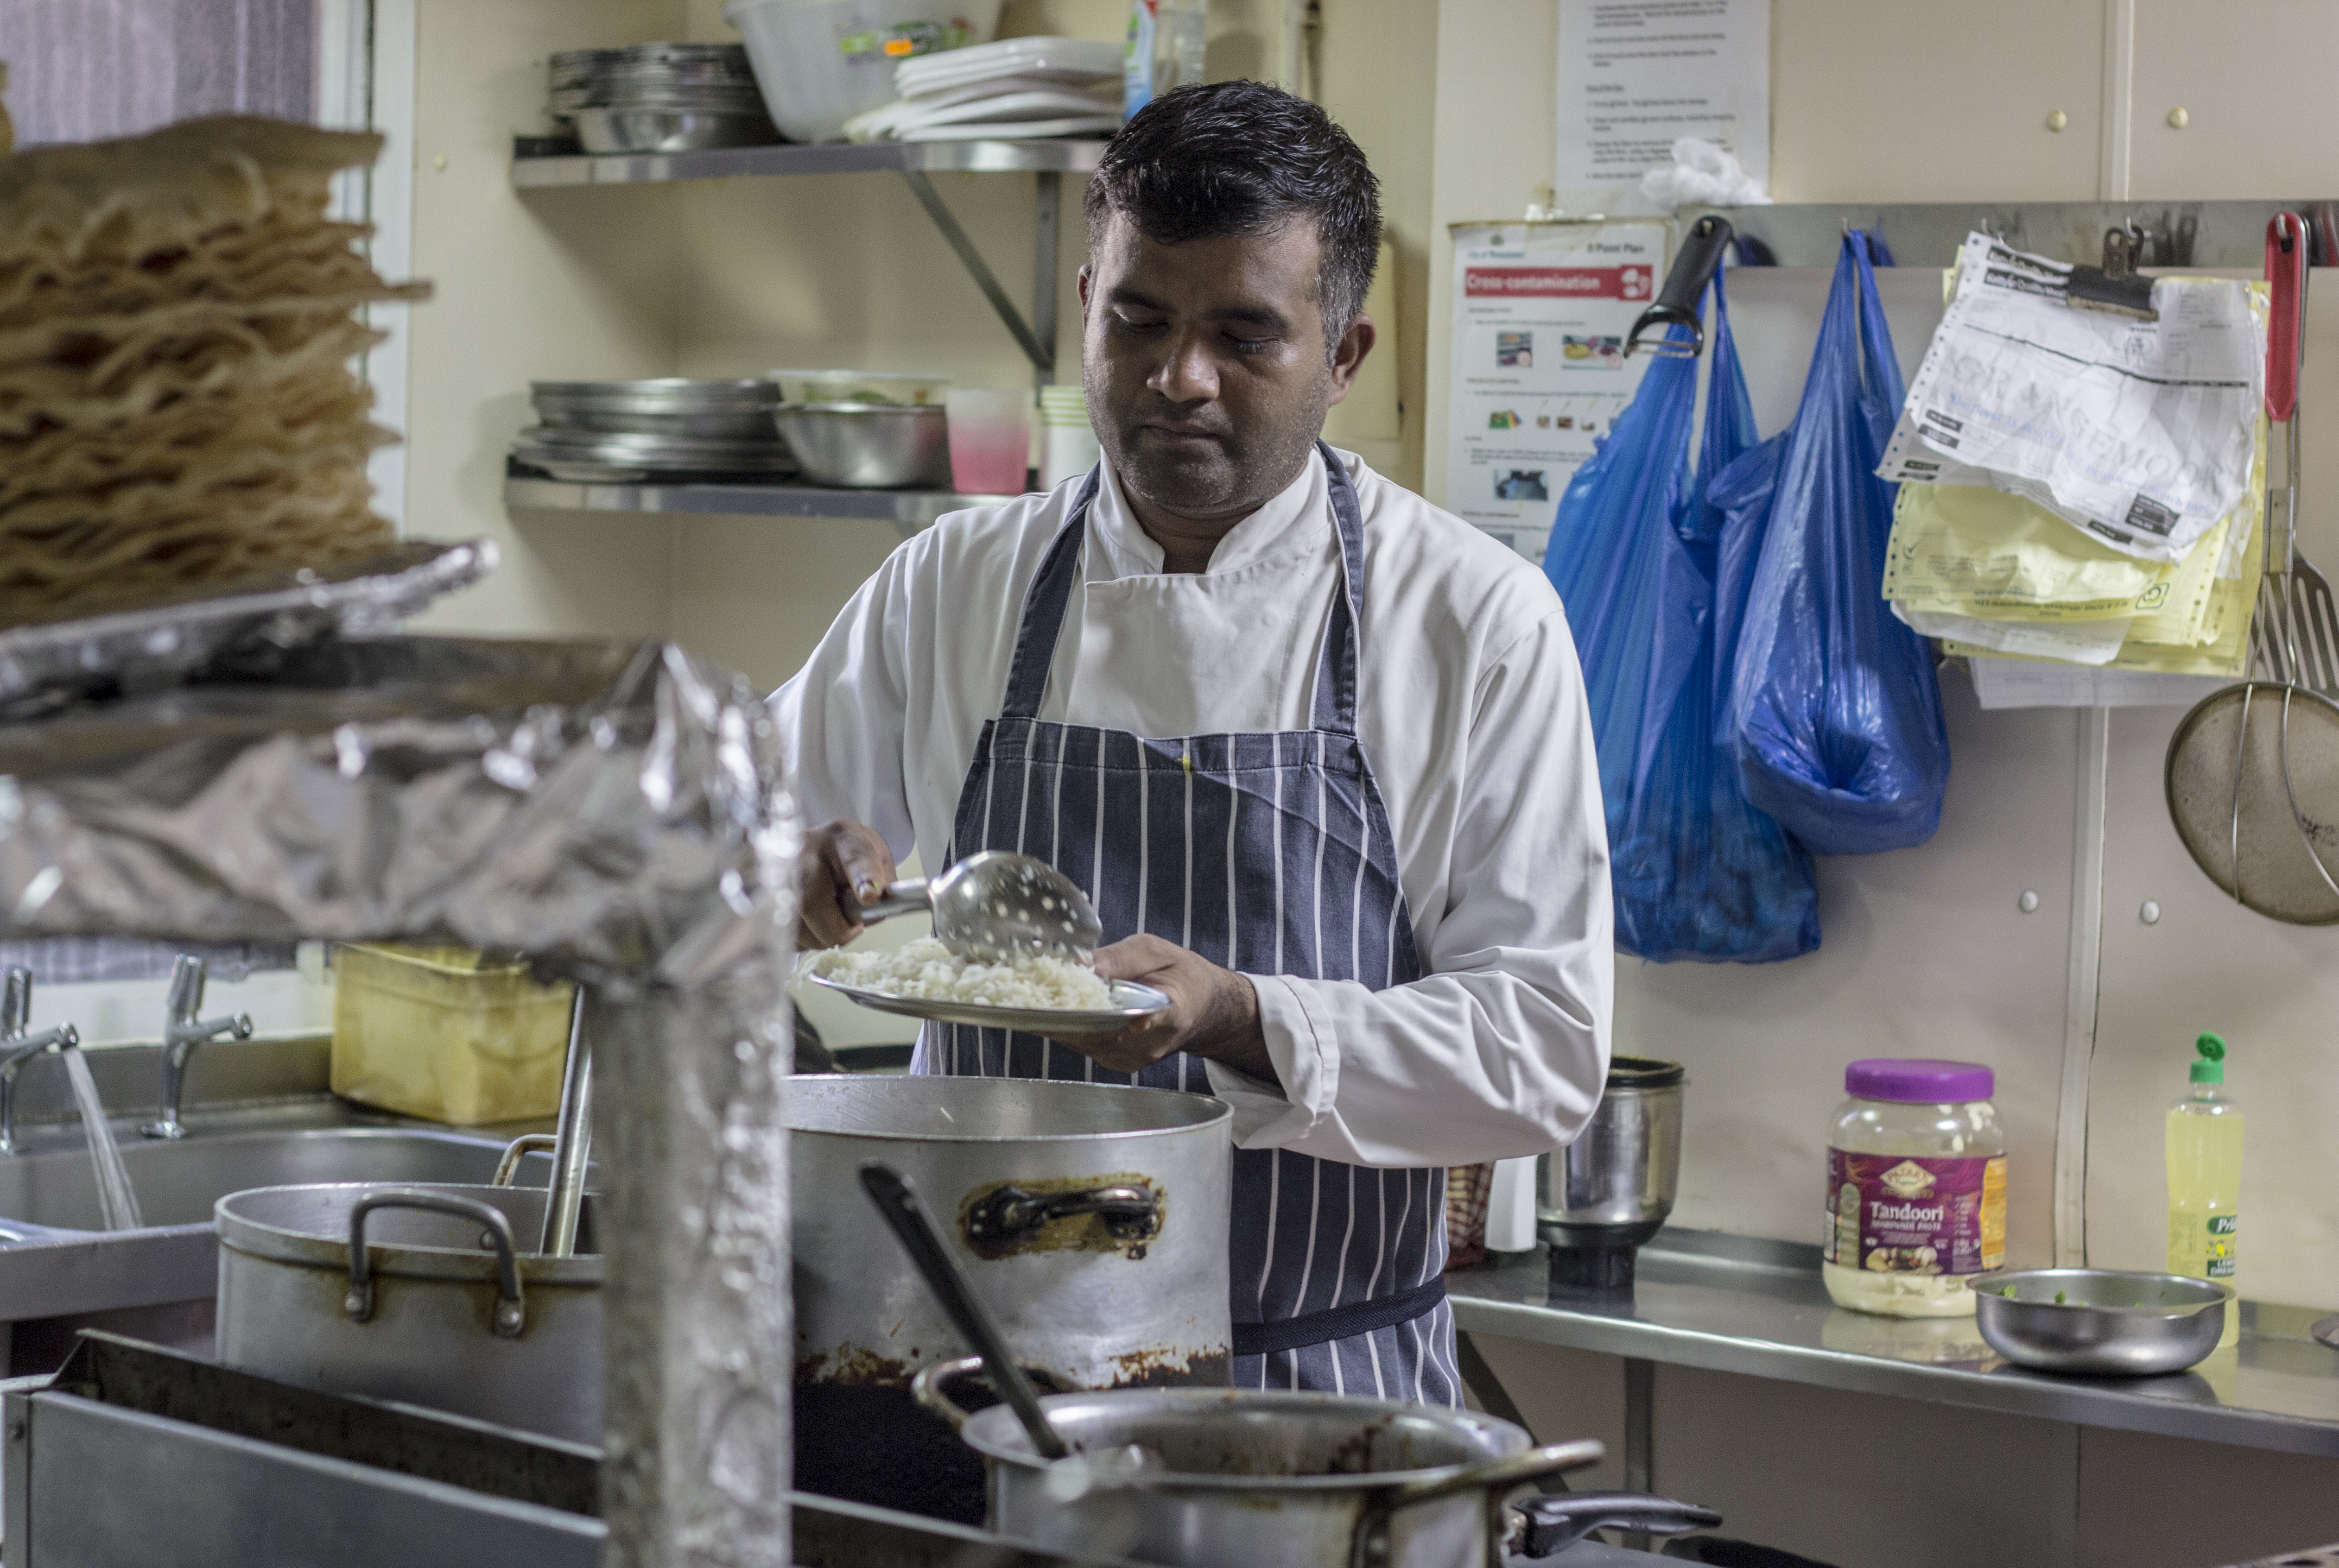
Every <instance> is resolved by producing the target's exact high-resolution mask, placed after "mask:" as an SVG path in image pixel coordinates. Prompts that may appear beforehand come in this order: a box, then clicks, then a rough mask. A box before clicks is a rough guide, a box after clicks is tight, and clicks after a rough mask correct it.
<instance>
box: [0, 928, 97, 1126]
mask: <svg viewBox="0 0 2339 1568" xmlns="http://www.w3.org/2000/svg"><path fill="white" fill-rule="evenodd" d="M32 1016H33V971H31V970H29V969H11V970H9V971H8V975H7V983H6V989H5V994H0V1154H14V1153H15V1152H16V1070H17V1069H18V1068H20V1067H22V1066H24V1065H25V1063H26V1062H28V1061H30V1060H33V1058H35V1057H36V1056H38V1055H40V1054H41V1052H43V1051H44V1050H72V1049H73V1048H74V1047H75V1046H77V1045H79V1044H80V1043H81V1031H78V1030H76V1029H74V1026H73V1025H72V1024H69V1023H61V1024H59V1025H58V1026H57V1027H56V1028H54V1029H44V1030H43V1031H41V1032H40V1033H38V1034H27V1033H25V1024H26V1023H28V1022H29V1021H31V1019H32Z"/></svg>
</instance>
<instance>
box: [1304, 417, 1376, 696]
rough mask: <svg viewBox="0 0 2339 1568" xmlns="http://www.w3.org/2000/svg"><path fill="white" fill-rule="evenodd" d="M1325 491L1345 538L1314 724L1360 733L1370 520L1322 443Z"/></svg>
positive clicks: (1336, 458) (1321, 658)
mask: <svg viewBox="0 0 2339 1568" xmlns="http://www.w3.org/2000/svg"><path fill="white" fill-rule="evenodd" d="M1316 450H1317V451H1318V453H1319V454H1321V455H1322V457H1323V459H1324V478H1325V481H1326V488H1327V489H1328V490H1329V492H1330V494H1331V498H1332V523H1333V529H1334V531H1335V532H1336V533H1337V534H1338V535H1339V536H1340V589H1341V591H1340V593H1339V595H1338V597H1336V598H1334V599H1333V601H1332V616H1331V619H1330V620H1328V621H1327V622H1326V623H1325V626H1324V650H1323V652H1322V653H1321V654H1320V655H1319V656H1318V657H1317V660H1316V702H1315V707H1314V715H1315V716H1314V719H1313V721H1312V724H1311V726H1310V727H1312V728H1315V729H1319V730H1327V731H1329V732H1330V733H1331V734H1333V735H1355V734H1356V733H1357V626H1360V625H1362V624H1363V621H1364V600H1363V597H1362V590H1361V589H1360V588H1359V587H1358V584H1359V583H1361V582H1362V581H1363V578H1364V575H1365V521H1364V514H1363V512H1362V511H1361V510H1360V509H1359V508H1358V507H1357V488H1356V486H1354V485H1352V484H1350V483H1349V482H1348V470H1347V468H1345V467H1343V466H1342V464H1341V462H1340V458H1339V454H1338V453H1337V452H1335V451H1333V450H1332V449H1331V448H1330V447H1329V446H1327V445H1326V444H1325V443H1324V442H1323V441H1321V440H1319V441H1318V442H1317V443H1316Z"/></svg>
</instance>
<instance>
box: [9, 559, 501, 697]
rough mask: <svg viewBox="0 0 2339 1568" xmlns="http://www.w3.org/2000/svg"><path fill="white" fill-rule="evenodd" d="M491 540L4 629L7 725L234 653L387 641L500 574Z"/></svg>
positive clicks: (153, 684)
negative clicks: (440, 601)
mask: <svg viewBox="0 0 2339 1568" xmlns="http://www.w3.org/2000/svg"><path fill="white" fill-rule="evenodd" d="M495 566H496V547H495V543H494V541H493V540H490V539H474V540H472V541H470V542H469V543H468V544H452V545H450V544H438V543H433V542H431V541H429V540H427V539H409V540H407V541H406V542H405V543H403V544H401V545H400V546H399V547H398V548H397V549H396V550H394V551H393V552H391V553H390V555H387V556H382V557H377V558H375V559H373V560H370V561H361V562H357V563H354V564H352V565H350V566H346V567H337V568H334V569H333V570H331V571H325V572H311V571H301V572H297V573H286V574H283V575H281V576H280V577H273V578H268V579H263V580H262V581H259V582H254V583H249V584H246V585H244V586H242V587H239V588H238V589H237V590H236V591H234V592H232V593H227V594H220V595H216V596H213V597H197V598H187V599H181V600H177V601H174V602H171V603H166V604H161V605H151V606H147V607H145V608H143V609H136V610H123V611H119V612H117V613H115V614H113V615H105V616H87V617H84V618H83V619H80V620H71V621H51V622H46V623H44V624H42V625H40V626H17V627H15V628H13V629H11V630H8V631H0V723H13V722H17V721H21V720H24V719H27V718H32V717H35V716H37V715H40V714H42V713H44V712H46V711H48V710H49V709H50V708H53V707H54V706H56V705H59V704H61V703H64V702H66V701H69V700H70V699H72V698H74V697H75V696H80V695H92V694H99V693H104V692H106V691H109V690H122V691H139V690H152V689H154V688H157V687H163V686H170V685H178V684H180V683H182V682H183V681H184V680H185V679H186V678H187V677H188V676H190V675H192V674H193V673H194V672H195V671H196V670H199V669H201V668H202V666H205V665H207V664H209V663H211V662H212V660H214V659H216V658H218V657H219V656H221V655H222V654H224V653H227V652H229V651H231V650H232V649H236V648H240V647H243V646H252V645H262V646H273V647H279V648H292V647H299V646H302V645H304V644H307V643H312V642H315V641H317V640H319V639H320V638H322V637H326V636H381V635H385V634H387V633H389V632H390V631H393V630H395V629H396V628H397V626H398V623H399V622H400V621H402V620H404V619H405V618H406V617H407V616H410V615H413V614H415V613H416V612H417V611H419V610H420V609H422V608H423V607H424V606H427V605H429V603H430V602H431V601H432V600H433V599H436V598H439V597H442V596H444V595H447V594H451V593H454V592H456V591H457V590H458V589H461V588H467V587H470V586H471V585H472V584H473V583H475V582H478V581H479V579H480V578H481V577H485V576H487V575H488V573H489V572H491V571H493V570H494V569H495Z"/></svg>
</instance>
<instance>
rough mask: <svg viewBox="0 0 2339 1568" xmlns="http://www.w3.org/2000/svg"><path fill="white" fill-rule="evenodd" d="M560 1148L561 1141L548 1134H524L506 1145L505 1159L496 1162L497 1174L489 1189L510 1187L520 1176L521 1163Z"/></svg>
mask: <svg viewBox="0 0 2339 1568" xmlns="http://www.w3.org/2000/svg"><path fill="white" fill-rule="evenodd" d="M559 1147H560V1139H557V1138H555V1137H554V1136H553V1135H552V1134H550V1133H548V1132H523V1133H521V1134H520V1135H519V1136H518V1138H515V1139H512V1140H511V1141H510V1142H509V1143H507V1144H505V1145H504V1157H503V1158H502V1159H498V1160H497V1161H496V1173H495V1175H494V1176H493V1177H492V1178H489V1182H488V1185H489V1187H509V1186H510V1185H511V1184H512V1181H513V1179H514V1178H516V1177H518V1175H519V1162H520V1161H521V1159H525V1158H526V1157H527V1156H528V1155H531V1154H538V1153H542V1154H549V1153H551V1152H552V1151H553V1150H554V1149H558V1148H559Z"/></svg>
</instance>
